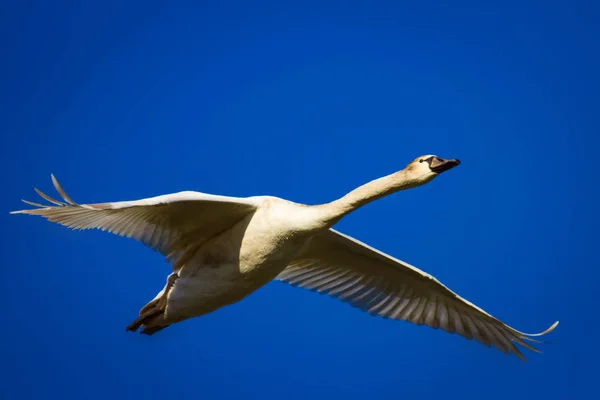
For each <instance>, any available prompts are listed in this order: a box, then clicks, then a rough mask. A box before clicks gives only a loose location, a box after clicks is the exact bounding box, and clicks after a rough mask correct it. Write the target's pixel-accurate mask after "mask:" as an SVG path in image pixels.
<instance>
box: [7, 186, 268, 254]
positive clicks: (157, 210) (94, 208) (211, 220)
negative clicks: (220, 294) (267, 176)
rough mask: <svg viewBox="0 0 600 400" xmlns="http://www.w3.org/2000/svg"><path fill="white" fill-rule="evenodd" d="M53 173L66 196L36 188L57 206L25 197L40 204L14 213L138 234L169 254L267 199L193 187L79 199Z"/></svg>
mask: <svg viewBox="0 0 600 400" xmlns="http://www.w3.org/2000/svg"><path fill="white" fill-rule="evenodd" d="M51 178H52V183H53V184H54V188H55V189H56V192H57V193H58V194H59V195H60V197H61V198H62V200H63V201H59V200H56V199H54V198H52V197H50V196H48V195H47V194H45V193H44V192H42V191H41V190H39V189H37V188H34V190H35V191H36V193H37V194H38V195H39V196H40V197H42V198H43V199H44V200H46V201H48V202H49V203H51V205H48V206H46V205H43V204H39V203H34V202H31V201H27V200H23V202H24V203H26V204H29V205H31V206H33V207H36V208H34V209H29V210H20V211H13V212H11V214H29V215H39V216H42V217H44V218H46V219H47V220H49V221H51V222H56V223H58V224H61V225H64V226H66V227H69V228H72V229H80V230H83V229H100V230H103V231H108V232H111V233H114V234H116V235H120V236H124V237H129V238H133V239H135V240H138V241H140V242H142V243H144V244H145V245H146V246H148V247H150V248H152V249H153V250H156V251H159V252H160V253H162V254H163V255H165V256H166V257H167V258H168V259H169V258H173V257H176V256H178V255H180V254H182V253H183V252H184V250H185V249H187V248H189V247H190V246H191V245H193V244H194V243H199V242H202V240H205V239H207V238H210V237H212V236H214V235H215V234H218V233H220V232H222V231H224V230H225V229H227V228H228V227H230V226H232V225H233V224H235V223H236V222H238V221H239V220H241V219H242V218H244V217H245V216H246V215H248V214H249V213H252V212H254V211H255V210H256V209H257V207H258V206H259V205H260V201H261V198H260V197H250V198H237V197H226V196H217V195H210V194H206V193H200V192H191V191H187V192H179V193H172V194H167V195H162V196H156V197H150V198H146V199H141V200H135V201H120V202H112V203H97V204H78V203H76V202H75V201H74V200H73V199H72V198H71V197H69V195H67V193H66V192H65V190H64V189H63V188H62V186H61V185H60V184H59V183H58V180H57V179H56V178H55V177H54V175H51Z"/></svg>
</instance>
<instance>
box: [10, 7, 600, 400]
mask: <svg viewBox="0 0 600 400" xmlns="http://www.w3.org/2000/svg"><path fill="white" fill-rule="evenodd" d="M92 3H95V4H96V5H91V4H92ZM161 3H162V4H161V5H157V4H155V3H153V2H147V1H145V2H136V3H133V2H123V1H102V2H89V1H81V2H66V1H64V2H41V1H14V2H10V3H9V2H5V3H4V4H3V5H2V6H0V22H1V23H0V37H1V39H0V40H1V43H0V44H1V48H2V63H1V64H0V71H1V73H2V79H1V80H0V103H1V107H0V120H1V122H0V124H1V125H0V130H1V132H2V135H1V139H0V140H1V142H0V165H1V167H2V171H3V177H2V198H1V199H0V209H1V210H4V211H3V212H2V213H0V230H1V233H2V246H3V248H2V254H3V260H2V263H1V267H0V274H1V275H0V300H1V301H2V304H3V313H2V318H1V321H2V322H1V323H0V327H1V329H0V343H1V344H0V365H1V366H2V370H3V372H2V373H1V374H0V398H2V399H6V400H8V399H44V398H62V399H84V398H85V399H104V400H105V399H121V398H123V399H124V398H127V399H132V398H140V399H142V398H143V399H165V398H172V399H175V398H177V399H199V398H202V399H230V398H257V399H258V398H260V399H281V398H285V399H306V398H310V399H334V398H344V399H359V398H360V399H392V398H393V399H397V398H407V396H418V398H419V399H423V400H424V399H429V398H432V399H433V398H442V396H447V397H444V398H459V397H460V398H461V399H481V398H482V396H483V392H485V393H486V394H485V398H487V399H506V398H510V399H515V400H516V399H538V398H545V399H566V398H583V397H584V396H585V395H587V392H588V390H590V389H591V388H592V386H595V380H596V379H597V376H596V373H595V372H594V369H596V371H597V368H598V366H597V364H596V363H595V362H596V360H598V357H599V356H600V354H599V352H598V348H597V345H596V344H595V341H596V340H595V336H596V335H597V334H596V333H595V332H597V330H598V328H600V326H599V323H598V306H599V305H600V304H599V300H598V291H597V284H598V281H599V279H600V272H599V268H598V267H600V265H599V264H600V263H599V261H598V257H597V240H598V238H599V234H598V222H599V219H598V211H597V204H598V194H599V193H598V169H599V165H600V160H599V159H598V150H597V149H598V147H599V145H600V143H599V139H598V133H599V127H600V124H599V122H598V109H599V104H600V101H599V99H600V98H599V93H600V90H599V89H600V85H599V78H598V71H599V70H600V62H599V58H598V57H599V52H598V40H599V39H600V37H599V36H600V29H599V27H598V19H599V14H598V6H597V5H596V3H595V2H592V1H588V2H573V1H562V2H561V1H550V2H548V1H544V2H523V1H514V2H510V1H509V2H507V1H502V2H498V3H497V4H495V5H494V4H493V3H491V2H485V3H486V5H482V3H483V2H481V1H473V2H470V3H465V2H442V1H439V2H434V1H421V2H388V4H387V5H383V3H375V2H361V3H362V5H358V4H357V3H355V2H347V1H345V2H338V3H327V5H325V3H323V2H319V3H321V5H319V6H317V5H316V4H317V3H315V4H311V3H308V2H305V1H303V2H298V3H296V5H292V3H287V5H282V4H283V3H284V2H271V3H266V2H252V3H253V4H252V5H249V3H251V2H241V1H240V2H235V3H234V2H197V4H202V5H195V6H190V5H185V4H184V3H178V5H175V3H174V2H161ZM210 3H212V4H213V5H210ZM217 3H219V4H220V5H216V4H217ZM367 3H369V5H367ZM57 4H60V6H59V5H57ZM167 4H169V5H167ZM428 153H434V154H437V155H440V156H442V157H451V158H455V157H456V158H459V159H461V161H462V164H461V166H460V167H458V168H456V169H455V170H452V171H450V172H448V173H447V174H445V175H443V176H441V177H440V178H438V179H437V180H435V181H434V182H433V183H431V184H429V185H427V186H425V187H421V188H418V189H415V190H412V191H409V192H405V193H399V194H396V195H394V196H391V197H389V198H385V199H382V200H380V201H377V202H376V203H373V204H371V205H369V206H367V207H365V208H364V209H361V210H359V211H358V212H356V213H354V214H352V215H351V216H349V217H347V218H346V219H344V220H343V221H342V222H341V223H339V225H337V228H338V229H339V230H341V231H343V232H344V233H347V234H349V235H352V236H354V237H356V238H358V239H360V240H363V241H365V242H367V243H369V244H370V245H372V246H374V247H376V248H379V249H381V250H383V251H385V252H388V253H390V254H391V255H393V256H395V257H398V258H401V259H403V260H405V261H407V262H410V263H411V264H414V265H416V266H418V267H419V268H421V269H424V270H426V271H428V272H430V273H432V274H434V275H435V276H437V277H438V278H439V279H440V280H441V281H442V282H444V283H445V284H447V285H448V286H450V287H451V288H452V289H454V290H456V291H457V292H458V293H460V294H461V295H463V296H465V297H466V298H467V299H469V300H470V301H472V302H474V303H476V304H478V305H479V306H481V307H482V308H484V309H486V310H487V311H489V312H491V313H492V314H494V315H495V316H497V317H499V318H501V319H503V320H504V321H506V322H507V323H509V324H510V325H512V326H514V327H515V328H517V329H520V330H524V331H532V332H534V331H539V330H542V329H545V328H546V327H547V326H548V325H549V324H551V323H552V322H553V321H555V320H556V319H560V321H561V324H560V325H559V327H558V329H557V330H556V331H555V332H554V333H553V334H552V335H551V336H550V337H549V338H548V339H549V340H553V341H556V342H557V343H556V344H553V345H546V346H542V347H541V348H542V350H543V352H544V354H541V355H538V354H533V353H529V354H527V356H528V358H529V363H527V364H525V363H522V362H521V361H520V360H518V359H517V358H516V357H507V356H505V355H504V354H503V353H501V352H499V351H497V350H493V349H487V348H485V347H484V346H482V345H480V344H478V343H476V342H471V341H467V340H465V339H462V338H460V337H458V336H456V335H449V334H447V333H445V332H442V331H434V330H432V329H429V328H426V327H424V326H420V327H417V326H412V325H410V324H408V323H403V322H396V321H389V320H381V319H377V318H374V317H370V316H368V315H366V314H363V313H361V312H359V311H357V310H355V309H353V308H351V307H349V306H347V305H345V304H343V303H341V302H338V301H337V300H334V299H330V298H327V297H324V296H319V295H317V294H314V293H310V292H306V291H304V290H302V289H297V288H292V287H289V286H287V285H284V284H281V283H277V282H273V283H271V284H269V285H267V286H266V287H264V288H263V289H262V290H260V291H258V292H257V293H255V294H253V295H252V296H250V297H249V298H247V299H246V300H244V301H243V302H241V303H239V304H236V305H234V306H231V307H228V308H225V309H222V310H220V311H218V312H216V313H213V314H211V315H208V316H205V317H202V318H197V319H193V320H190V321H187V322H184V323H181V324H178V325H175V326H172V327H170V328H169V329H167V330H164V331H162V332H160V333H159V334H156V335H155V336H153V337H147V336H142V335H138V334H131V333H126V332H125V326H126V325H127V324H129V323H130V322H131V321H132V319H133V318H135V317H136V315H137V312H138V310H139V308H140V307H141V306H143V305H144V304H145V303H146V302H147V301H148V300H150V299H151V298H152V297H154V295H155V294H156V292H157V291H158V290H160V289H161V288H162V286H163V284H164V280H165V277H166V275H167V274H168V273H169V267H168V265H167V264H166V263H165V261H164V260H163V259H162V258H161V257H160V255H159V254H157V253H153V252H152V251H151V250H149V249H147V248H145V247H143V246H142V245H141V244H139V243H136V242H134V241H131V240H127V239H123V238H120V237H117V236H112V235H109V234H106V233H103V232H99V231H93V232H72V231H69V230H68V229H66V228H64V227H61V226H58V225H54V224H50V223H48V222H46V221H44V220H42V219H40V218H33V217H23V216H9V215H8V211H10V210H14V209H18V208H20V207H21V204H20V202H19V199H20V198H26V199H30V200H35V197H36V196H35V193H34V192H33V190H32V186H33V185H35V186H37V187H39V188H40V189H42V190H48V191H51V183H50V178H49V174H50V173H51V172H52V173H54V174H56V176H57V177H58V178H59V180H60V181H61V183H62V184H63V186H64V187H65V188H66V190H67V192H68V193H69V194H70V195H71V196H72V197H73V198H74V199H75V200H77V201H79V202H102V201H116V200H130V199H137V198H143V197H148V196H154V195H158V194H164V193H170V192H176V191H180V190H198V191H202V192H208V193H215V194H224V195H233V196H249V195H261V194H271V195H276V196H281V197H284V198H288V199H291V200H294V201H298V202H305V203H320V202H325V201H329V200H332V199H335V198H336V197H338V196H341V195H343V194H344V193H345V192H347V191H349V190H350V189H352V188H354V187H355V186H357V185H360V184H362V183H364V182H366V181H367V180H370V179H373V178H377V177H379V176H381V175H384V174H388V173H391V172H393V171H395V170H398V169H400V168H403V167H404V166H405V164H406V163H407V162H409V161H410V160H412V159H413V158H415V157H416V156H419V155H421V154H428Z"/></svg>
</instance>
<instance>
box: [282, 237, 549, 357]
mask: <svg viewBox="0 0 600 400" xmlns="http://www.w3.org/2000/svg"><path fill="white" fill-rule="evenodd" d="M277 279H278V280H281V281H284V282H286V283H289V284H291V285H294V286H299V287H302V288H306V289H309V290H312V291H316V292H319V293H326V294H328V295H330V296H333V297H336V298H338V299H340V300H342V301H344V302H347V303H349V304H351V305H352V306H354V307H357V308H359V309H361V310H363V311H366V312H369V313H370V314H372V315H379V316H381V317H384V318H391V319H396V320H404V321H410V322H412V323H414V324H417V325H422V324H425V325H427V326H430V327H432V328H434V329H438V328H442V329H444V330H445V331H448V332H450V333H455V332H456V333H458V334H459V335H461V336H464V337H466V338H467V339H476V340H477V341H478V342H480V343H483V344H484V345H486V346H488V347H489V346H490V345H492V346H494V347H497V348H498V349H500V350H502V351H504V352H505V353H507V354H509V353H511V352H512V353H515V354H516V355H517V356H519V357H520V358H521V359H523V360H525V358H524V356H523V355H522V354H521V352H520V351H519V349H518V348H517V347H516V346H515V343H518V344H520V345H522V346H524V347H525V348H527V349H529V350H533V351H536V352H539V351H538V350H537V349H535V348H534V347H532V346H531V345H530V344H528V343H526V342H525V341H526V340H527V341H533V342H536V340H534V339H532V336H541V335H544V334H546V333H548V332H550V331H552V330H553V329H554V328H555V327H556V325H557V324H558V321H557V322H556V323H554V324H553V325H552V326H551V327H550V328H548V329H547V330H546V331H544V332H542V333H538V334H527V333H523V332H519V331H517V330H515V329H513V328H511V327H510V326H508V325H506V324H504V323H503V322H501V321H500V320H498V319H496V318H494V317H492V316H491V315H490V314H488V313H486V312H485V311H483V310H482V309H480V308H479V307H477V306H475V305H474V304H471V303H470V302H468V301H467V300H465V299H463V298H461V297H460V296H458V295H457V294H456V293H454V292H453V291H451V290H450V289H448V288H447V287H446V286H444V285H443V284H442V283H441V282H439V281H438V280H437V279H435V278H434V277H433V276H431V275H428V274H427V273H425V272H423V271H420V270H419V269H417V268H415V267H413V266H412V265H409V264H407V263H405V262H403V261H400V260H397V259H395V258H392V257H390V256H388V255H386V254H384V253H382V252H380V251H378V250H375V249H373V248H371V247H369V246H367V245H366V244H364V243H361V242H359V241H358V240H356V239H353V238H351V237H349V236H346V235H343V234H341V233H339V232H337V231H335V230H333V229H331V230H329V231H326V232H323V233H322V234H319V235H317V236H315V237H313V238H312V240H311V242H310V244H309V245H308V247H307V248H306V249H305V250H304V251H303V252H302V253H301V254H300V255H299V256H298V257H297V258H296V259H295V260H294V261H293V262H292V263H290V265H289V266H288V267H287V268H286V269H285V270H284V271H283V272H282V273H281V274H280V275H279V276H278V277H277Z"/></svg>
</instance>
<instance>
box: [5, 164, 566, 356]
mask: <svg viewBox="0 0 600 400" xmlns="http://www.w3.org/2000/svg"><path fill="white" fill-rule="evenodd" d="M459 164H460V161H459V160H455V159H443V158H440V157H437V156H435V155H425V156H421V157H418V158H416V159H415V160H413V161H412V162H410V163H409V164H408V165H407V166H406V167H405V168H404V169H402V170H400V171H398V172H395V173H392V174H390V175H387V176H384V177H382V178H379V179H375V180H373V181H371V182H368V183H366V184H364V185H362V186H360V187H358V188H356V189H354V190H352V191H351V192H349V193H348V194H346V195H345V196H343V197H341V198H339V199H338V200H335V201H332V202H330V203H327V204H320V205H312V206H307V205H304V204H298V203H294V202H291V201H288V200H284V199H281V198H278V197H273V196H253V197H247V198H238V197H227V196H219V195H212V194H206V193H200V192H194V191H184V192H178V193H172V194H167V195H162V196H157V197H150V198H146V199H141V200H135V201H119V202H112V203H96V204H78V203H76V202H75V201H73V200H72V199H71V198H70V197H69V196H68V195H67V194H66V193H65V191H64V190H63V188H62V187H61V185H60V184H59V183H58V181H57V180H56V178H55V177H54V175H51V178H52V182H53V184H54V187H55V189H56V191H57V192H58V194H59V195H60V196H61V197H62V200H63V201H58V200H55V199H53V198H52V197H50V196H48V195H46V194H44V193H43V192H41V191H40V190H38V189H37V188H34V189H35V191H36V192H37V193H38V194H39V195H40V196H41V197H42V198H43V199H45V200H46V201H48V202H50V203H51V205H43V204H38V203H33V202H30V201H27V200H23V202H25V203H27V204H29V205H31V206H34V207H36V208H34V209H27V210H20V211H13V212H11V213H12V214H30V215H39V216H42V217H44V218H46V219H48V220H49V221H52V222H56V223H58V224H61V225H64V226H67V227H70V228H72V229H78V230H80V229H81V230H82V229H94V228H95V229H101V230H105V231H108V232H111V233H114V234H117V235H121V236H125V237H130V238H134V239H136V240H138V241H140V242H142V243H144V244H145V245H146V246H148V247H150V248H152V249H153V250H155V251H158V252H160V253H161V254H162V255H163V256H164V257H166V259H167V261H168V262H169V263H170V264H171V267H172V272H171V274H170V275H168V277H167V279H166V284H165V286H164V288H163V289H162V290H161V291H160V292H159V293H158V294H157V295H156V297H154V299H152V300H151V301H150V302H148V303H147V304H146V305H145V306H144V307H143V308H142V309H141V310H140V312H139V316H138V317H137V318H136V319H135V320H134V321H133V322H132V323H131V324H130V325H129V326H128V327H127V328H126V329H127V330H128V331H137V330H138V329H139V328H142V330H141V333H143V334H147V335H152V334H154V333H156V332H158V331H160V330H162V329H164V328H166V327H168V326H169V325H172V324H174V323H177V322H181V321H183V320H186V319H189V318H192V317H197V316H201V315H205V314H207V313H210V312H213V311H215V310H217V309H219V308H221V307H224V306H227V305H230V304H233V303H236V302H238V301H240V300H242V299H243V298H245V297H246V296H248V295H249V294H251V293H252V292H254V291H256V290H257V289H259V288H260V287H262V286H263V285H265V284H266V283H268V282H270V281H272V280H278V281H283V282H286V283H288V284H290V285H293V286H298V287H301V288H305V289H309V290H312V291H316V292H319V293H326V294H328V295H330V296H332V297H335V298H338V299H339V300H341V301H343V302H346V303H349V304H350V305H352V306H354V307H356V308H358V309H361V310H363V311H366V312H368V313H370V314H372V315H378V316H380V317H383V318H390V319H394V320H404V321H409V322H412V323H413V324H417V325H422V324H425V325H427V326H429V327H431V328H434V329H438V328H441V329H443V330H445V331H447V332H449V333H457V334H459V335H461V336H463V337H465V338H467V339H469V340H471V339H475V340H476V341H478V342H480V343H482V344H484V345H486V346H487V347H490V346H493V347H495V348H497V349H499V350H501V351H503V352H504V353H506V354H515V355H517V356H518V357H519V358H521V359H522V360H524V361H525V360H526V359H525V357H524V356H523V354H522V353H521V351H520V350H519V348H518V347H517V346H516V345H515V344H518V345H520V346H522V347H524V348H526V349H528V350H531V351H534V352H539V350H538V349H536V348H535V347H533V346H532V345H531V344H529V343H527V342H538V343H542V342H541V341H539V340H536V339H534V337H537V336H542V335H545V334H547V333H548V332H550V331H552V330H554V328H556V326H557V325H558V321H556V322H555V323H554V324H552V325H551V326H550V327H549V328H548V329H546V330H545V331H543V332H541V333H536V334H528V333H523V332H520V331H518V330H516V329H514V328H512V327H510V326H508V325H506V324H505V323H503V322H502V321H500V320H498V319H496V318H494V317H493V316H492V315H490V314H488V313H487V312H485V311H484V310H483V309H481V308H479V307H477V306H476V305H474V304H472V303H470V302H469V301H467V300H466V299H464V298H462V297H460V296H459V295H457V294H456V293H455V292H453V291H452V290H450V289H449V288H448V287H446V286H445V285H443V284H442V283H441V282H440V281H438V280H437V279H436V278H435V277H433V276H431V275H429V274H427V273H426V272H424V271H421V270H419V269H417V268H416V267H414V266H412V265H410V264H408V263H406V262H404V261H401V260H399V259H396V258H393V257H391V256H389V255H387V254H384V253H382V252H381V251H378V250H376V249H374V248H372V247H370V246H368V245H366V244H364V243H361V242H360V241H358V240H356V239H354V238H352V237H350V236H347V235H344V234H342V233H340V232H338V231H336V230H334V229H332V226H333V225H335V223H336V222H338V221H339V220H340V219H341V218H343V217H344V216H346V215H348V214H349V213H351V212H352V211H354V210H356V209H358V208H360V207H361V206H363V205H365V204H367V203H370V202H372V201H374V200H376V199H379V198H381V197H384V196H387V195H390V194H392V193H395V192H398V191H401V190H407V189H411V188H415V187H418V186H421V185H424V184H426V183H428V182H431V181H432V180H433V179H434V178H436V177H437V176H438V175H440V174H441V173H443V172H445V171H448V170H450V169H452V168H454V167H456V166H457V165H459Z"/></svg>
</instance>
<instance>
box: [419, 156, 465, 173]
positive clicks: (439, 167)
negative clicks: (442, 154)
mask: <svg viewBox="0 0 600 400" xmlns="http://www.w3.org/2000/svg"><path fill="white" fill-rule="evenodd" d="M427 161H428V162H429V168H430V169H431V170H432V171H433V172H435V173H437V174H440V173H442V172H444V171H448V170H449V169H452V168H454V167H456V166H457V165H458V164H460V161H459V160H456V159H454V160H445V159H443V158H439V157H431V158H429V159H428V160H427Z"/></svg>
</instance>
